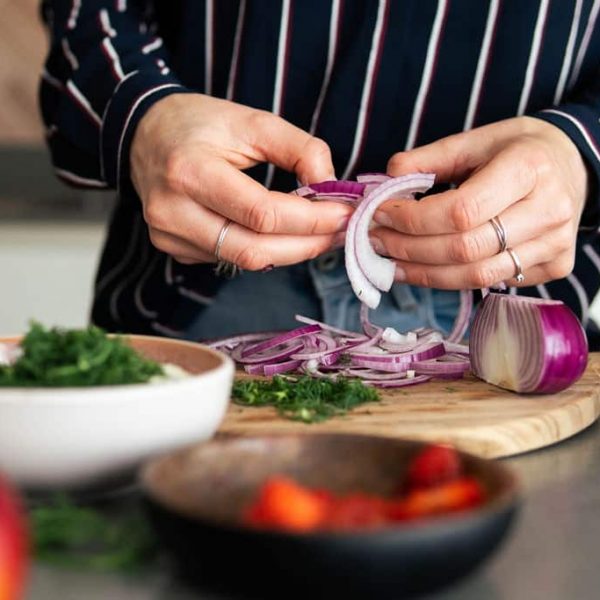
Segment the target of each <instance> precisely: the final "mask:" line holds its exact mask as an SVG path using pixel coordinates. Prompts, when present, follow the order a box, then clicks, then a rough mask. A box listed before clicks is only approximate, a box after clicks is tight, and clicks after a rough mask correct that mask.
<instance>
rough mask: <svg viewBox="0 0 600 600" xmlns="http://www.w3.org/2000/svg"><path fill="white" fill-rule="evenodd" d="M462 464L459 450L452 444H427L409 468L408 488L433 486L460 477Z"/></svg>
mask: <svg viewBox="0 0 600 600" xmlns="http://www.w3.org/2000/svg"><path fill="white" fill-rule="evenodd" d="M461 471H462V465H461V461H460V457H459V455H458V452H456V450H455V449H454V448H451V447H450V446H438V445H432V446H427V447H426V448H425V449H424V450H423V451H421V452H420V453H419V454H417V456H415V458H413V459H412V461H411V463H410V466H409V468H408V473H407V478H406V485H407V489H409V490H413V489H416V488H423V487H431V486H436V485H440V484H443V483H448V482H449V481H454V480H455V479H458V478H459V477H460V475H461Z"/></svg>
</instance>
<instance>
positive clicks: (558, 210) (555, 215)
mask: <svg viewBox="0 0 600 600" xmlns="http://www.w3.org/2000/svg"><path fill="white" fill-rule="evenodd" d="M550 218H551V220H552V222H553V223H557V224H561V225H562V224H563V223H568V222H569V221H571V219H572V218H573V212H572V209H571V206H570V204H569V202H568V201H567V199H566V198H562V199H560V200H558V201H556V202H554V203H553V205H552V207H551V209H550Z"/></svg>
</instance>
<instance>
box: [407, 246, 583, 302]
mask: <svg viewBox="0 0 600 600" xmlns="http://www.w3.org/2000/svg"><path fill="white" fill-rule="evenodd" d="M555 241H556V240H555V236H545V237H544V238H537V239H535V240H530V241H528V242H525V243H523V244H520V245H518V246H516V247H515V248H514V249H513V251H514V252H515V253H516V254H517V257H518V259H519V260H520V262H521V268H522V271H523V274H524V276H525V280H524V281H523V282H522V283H520V284H519V283H517V282H516V281H515V279H514V277H515V275H516V266H515V263H514V262H513V260H512V258H511V257H510V255H509V253H508V252H502V253H501V254H497V255H495V256H493V257H491V258H488V259H485V260H482V261H479V262H476V263H471V264H468V265H450V266H448V265H423V264H418V263H409V262H404V261H397V267H396V280H397V281H402V282H406V283H410V284H412V285H417V286H420V287H431V288H438V289H448V290H460V289H476V288H486V287H491V286H494V285H496V284H497V283H499V282H501V281H504V282H506V283H507V285H511V286H528V285H535V284H537V283H541V282H543V281H548V280H549V279H557V278H559V277H565V276H566V275H567V274H568V273H570V271H571V269H572V262H571V259H570V256H571V255H572V252H571V251H569V250H568V251H563V252H561V253H560V254H558V255H557V254H555V253H554V251H553V247H554V244H555ZM549 257H553V260H550V261H549Z"/></svg>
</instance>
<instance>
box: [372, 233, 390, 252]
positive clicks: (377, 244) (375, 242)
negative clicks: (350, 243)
mask: <svg viewBox="0 0 600 600" xmlns="http://www.w3.org/2000/svg"><path fill="white" fill-rule="evenodd" d="M370 240H371V246H373V249H374V250H375V252H377V254H387V251H386V248H385V244H384V243H383V242H382V241H381V240H380V239H379V238H377V237H371V238H370Z"/></svg>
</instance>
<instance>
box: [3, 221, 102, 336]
mask: <svg viewBox="0 0 600 600" xmlns="http://www.w3.org/2000/svg"><path fill="white" fill-rule="evenodd" d="M103 231H104V226H103V225H102V224H89V223H46V222H44V223H35V222H34V223H31V222H24V221H17V222H6V221H5V222H0V334H2V333H20V332H22V331H24V330H25V329H26V328H27V323H28V322H29V320H30V319H36V320H38V321H41V322H42V323H44V324H46V325H62V326H65V327H79V326H82V325H85V324H86V323H87V322H88V313H89V307H90V301H91V294H92V283H93V277H94V273H95V270H96V263H97V260H98V255H99V251H100V248H101V244H102V240H103V235H104V234H103Z"/></svg>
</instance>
